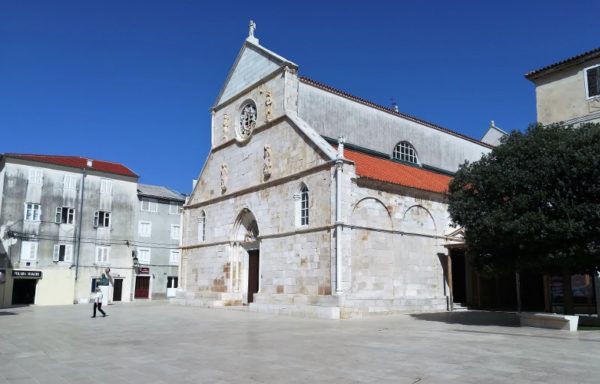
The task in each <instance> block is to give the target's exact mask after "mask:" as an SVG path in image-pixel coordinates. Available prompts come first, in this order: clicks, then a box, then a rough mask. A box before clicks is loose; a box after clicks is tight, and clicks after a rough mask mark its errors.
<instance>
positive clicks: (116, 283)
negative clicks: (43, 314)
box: [0, 154, 183, 306]
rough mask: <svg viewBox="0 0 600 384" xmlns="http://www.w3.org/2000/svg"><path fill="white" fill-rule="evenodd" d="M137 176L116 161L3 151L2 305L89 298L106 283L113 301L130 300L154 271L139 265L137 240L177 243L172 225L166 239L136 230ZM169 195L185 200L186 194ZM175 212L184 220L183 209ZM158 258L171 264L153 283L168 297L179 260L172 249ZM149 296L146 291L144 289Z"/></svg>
mask: <svg viewBox="0 0 600 384" xmlns="http://www.w3.org/2000/svg"><path fill="white" fill-rule="evenodd" d="M137 181H138V176H137V175H136V174H135V173H134V172H132V171H131V170H130V169H129V168H127V167H125V166H124V165H122V164H118V163H112V162H107V161H101V160H92V159H86V158H81V157H73V156H45V155H23V154H5V155H3V156H1V157H0V191H1V193H2V194H1V196H0V306H7V305H13V304H39V305H56V304H72V303H78V302H87V301H88V300H89V298H90V295H91V293H92V292H93V290H94V287H95V286H96V285H97V284H103V287H106V288H103V289H106V292H105V296H106V299H107V301H130V300H132V299H133V297H134V289H135V287H136V285H138V284H139V283H138V282H137V279H138V275H139V277H140V280H143V278H145V277H147V278H148V279H150V277H149V275H150V276H151V273H152V271H151V268H152V266H146V268H148V270H147V273H145V274H144V273H140V268H136V266H135V264H134V262H133V261H134V259H133V258H132V252H133V251H134V250H135V249H136V247H139V246H140V245H142V246H143V245H145V243H144V241H146V242H148V246H149V247H157V246H160V247H161V249H160V252H163V249H162V248H165V247H171V248H173V249H175V250H176V249H177V247H178V241H177V240H175V241H171V240H170V236H171V234H170V233H167V234H166V236H168V238H169V240H168V241H166V242H165V243H164V244H162V245H161V244H159V241H165V240H162V238H160V239H156V240H155V239H154V238H150V239H145V240H144V239H141V238H139V237H138V224H139V223H138V222H139V217H140V216H142V212H140V208H139V207H140V206H143V204H142V203H141V201H140V200H139V199H141V198H142V197H141V196H143V193H142V192H140V193H138V183H137ZM141 188H142V190H148V189H150V188H149V187H148V186H143V187H141ZM170 201H173V202H175V203H176V204H178V205H179V206H181V205H182V204H183V198H182V197H181V196H179V197H177V198H171V199H170ZM168 204H169V202H168V201H167V210H166V211H165V215H166V216H165V215H162V216H161V217H160V218H158V217H157V221H165V217H166V218H167V219H169V216H168V212H169V210H168V209H169V205H168ZM172 216H173V217H174V218H175V217H176V218H175V219H173V220H172V221H173V223H178V222H179V215H172ZM169 229H170V228H169ZM154 236H156V233H155V235H154ZM159 237H160V236H159ZM155 253H157V255H158V254H159V252H155ZM159 259H161V258H158V259H157V260H159ZM160 263H162V264H165V266H164V267H160V268H159V270H156V272H160V273H158V275H159V277H158V281H159V282H160V285H159V284H154V287H155V292H156V293H157V294H158V295H159V296H160V295H161V294H162V295H163V297H164V296H166V293H167V282H166V281H163V280H165V278H163V275H164V274H165V273H167V272H168V275H169V276H171V277H172V276H174V275H177V267H176V266H175V265H173V266H172V265H171V263H170V261H169V258H168V256H165V257H164V260H161V261H160ZM173 264H175V263H173ZM142 272H143V270H142ZM103 275H104V276H103ZM144 275H146V276H144ZM155 275H156V273H155ZM165 277H166V275H165ZM152 280H154V279H152ZM104 284H108V285H104ZM151 296H152V295H151V292H147V293H146V296H145V297H146V298H149V297H151Z"/></svg>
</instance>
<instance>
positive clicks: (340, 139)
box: [337, 136, 346, 159]
mask: <svg viewBox="0 0 600 384" xmlns="http://www.w3.org/2000/svg"><path fill="white" fill-rule="evenodd" d="M345 142H346V138H344V136H340V137H338V152H337V158H338V159H343V158H344V143H345Z"/></svg>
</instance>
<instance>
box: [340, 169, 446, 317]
mask: <svg viewBox="0 0 600 384" xmlns="http://www.w3.org/2000/svg"><path fill="white" fill-rule="evenodd" d="M359 183H360V181H359V182H358V183H357V181H356V179H355V180H354V181H353V184H352V199H353V203H352V207H351V218H350V225H351V226H352V228H351V229H350V230H349V231H346V233H347V237H349V238H350V239H349V242H350V250H349V253H350V257H349V260H348V265H347V266H346V267H347V271H346V273H345V276H346V277H345V278H346V279H347V280H348V281H349V287H348V289H347V292H346V300H345V302H346V306H354V307H369V308H370V310H375V309H374V308H377V309H376V310H377V311H381V310H386V309H389V310H397V309H399V308H400V309H407V310H430V309H445V298H444V295H445V292H446V287H445V282H444V273H443V267H442V260H440V258H439V257H438V253H445V248H444V247H443V245H442V244H443V240H442V239H440V238H438V236H443V234H444V233H446V232H447V230H448V228H449V227H448V224H449V218H448V213H447V204H446V203H445V202H444V201H443V200H441V197H440V196H434V195H432V194H427V193H425V192H423V193H421V192H418V191H414V190H413V191H407V190H401V189H399V190H398V191H397V192H396V191H385V188H382V189H384V190H378V188H373V186H370V187H367V186H364V185H359ZM348 232H349V233H348Z"/></svg>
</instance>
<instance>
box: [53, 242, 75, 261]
mask: <svg viewBox="0 0 600 384" xmlns="http://www.w3.org/2000/svg"><path fill="white" fill-rule="evenodd" d="M72 257H73V245H71V244H55V245H54V253H53V255H52V260H53V261H71V259H72Z"/></svg>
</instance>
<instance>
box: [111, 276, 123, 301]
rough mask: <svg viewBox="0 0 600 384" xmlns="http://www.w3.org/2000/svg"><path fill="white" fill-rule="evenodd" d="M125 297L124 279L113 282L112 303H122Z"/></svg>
mask: <svg viewBox="0 0 600 384" xmlns="http://www.w3.org/2000/svg"><path fill="white" fill-rule="evenodd" d="M122 295H123V279H114V280H113V299H112V301H121V297H122Z"/></svg>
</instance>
